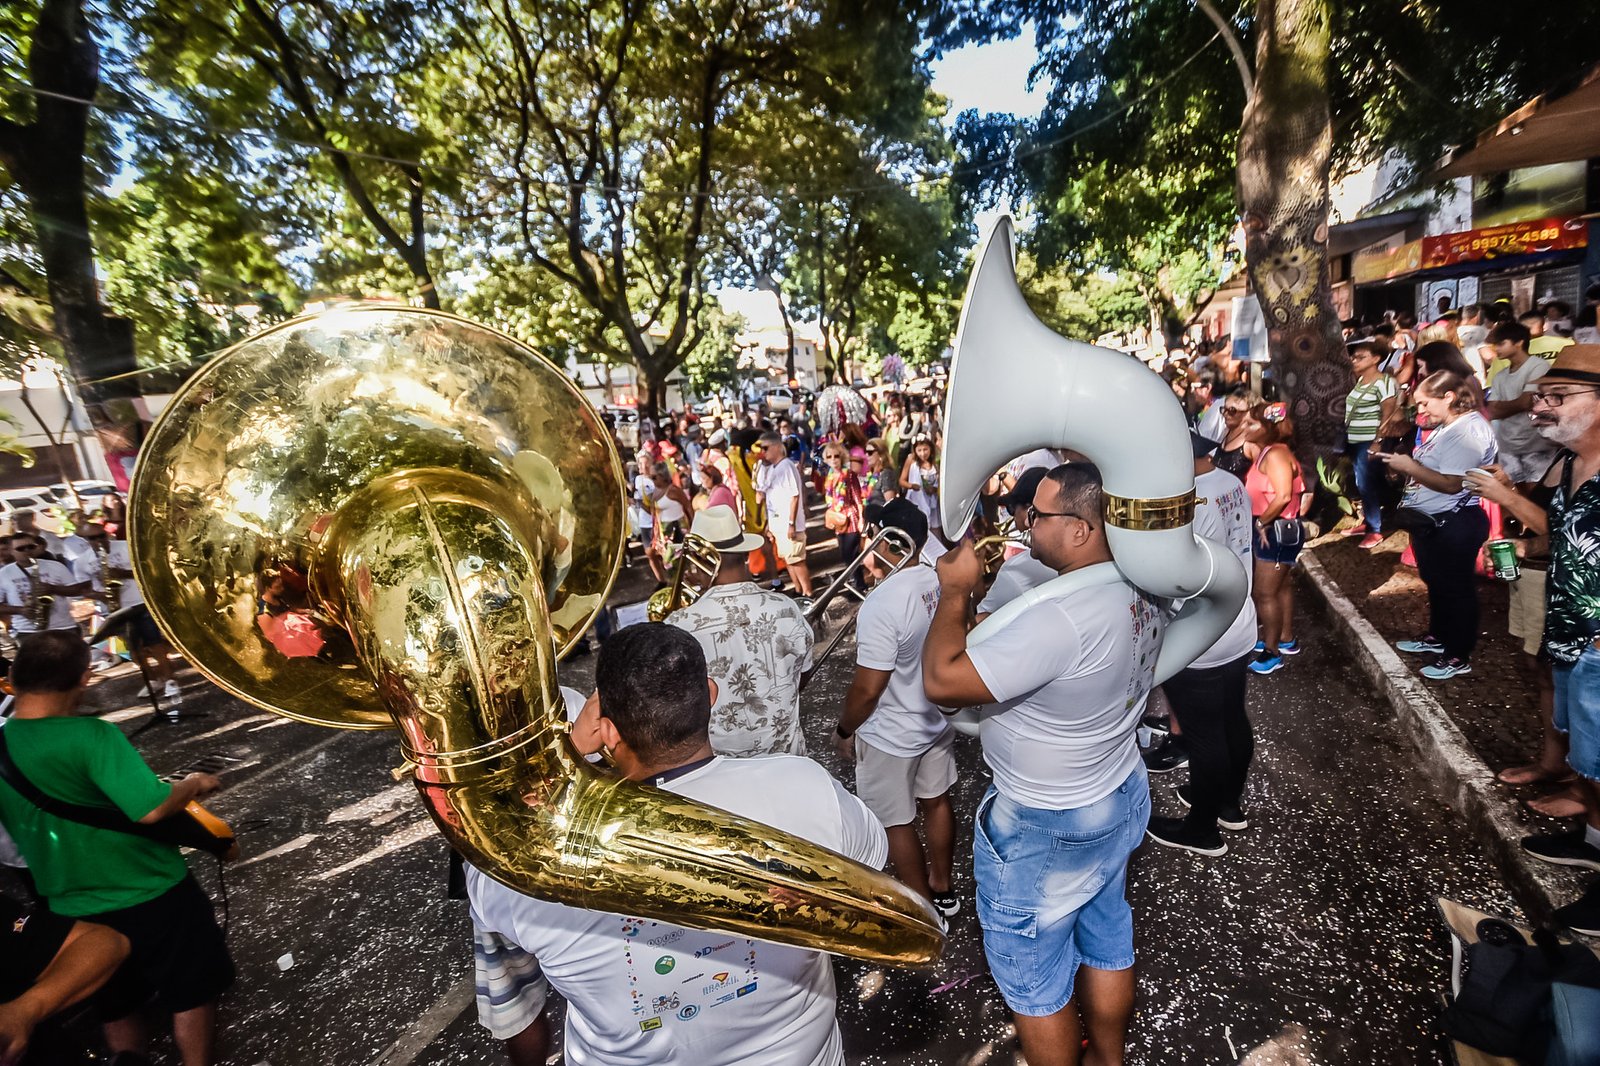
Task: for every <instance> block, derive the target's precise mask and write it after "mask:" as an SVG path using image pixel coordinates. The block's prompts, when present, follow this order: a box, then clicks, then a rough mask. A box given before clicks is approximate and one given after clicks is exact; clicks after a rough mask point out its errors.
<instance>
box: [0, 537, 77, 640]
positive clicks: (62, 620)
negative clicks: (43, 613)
mask: <svg viewBox="0 0 1600 1066" xmlns="http://www.w3.org/2000/svg"><path fill="white" fill-rule="evenodd" d="M10 539H11V551H12V553H13V555H14V556H15V557H16V561H15V562H11V563H7V564H6V565H5V566H4V567H0V601H3V602H0V615H5V616H8V617H9V618H10V619H11V632H12V635H14V636H20V635H22V634H24V633H37V632H39V631H40V630H45V629H49V630H57V629H70V630H73V631H74V632H76V631H77V628H78V623H77V620H76V619H74V618H73V617H72V600H73V597H75V596H81V595H83V594H84V593H85V592H88V591H89V582H87V581H79V580H78V579H77V578H75V577H74V576H73V574H72V571H71V570H69V569H67V566H66V564H65V563H58V562H56V561H55V560H54V559H45V558H41V556H42V555H43V554H44V550H45V541H44V538H43V537H42V536H40V535H39V534H37V533H13V534H12V535H11V538H10ZM40 596H52V597H54V599H55V602H53V603H52V604H51V605H50V611H49V615H48V617H46V618H45V619H44V624H43V625H40V624H39V619H38V618H37V617H36V612H37V610H39V607H38V603H39V601H38V597H40Z"/></svg>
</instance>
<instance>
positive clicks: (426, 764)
mask: <svg viewBox="0 0 1600 1066" xmlns="http://www.w3.org/2000/svg"><path fill="white" fill-rule="evenodd" d="M623 507H624V505H623V492H622V470H621V464H620V463H619V461H618V459H617V455H616V453H615V451H614V449H613V448H612V445H611V443H610V438H609V436H608V435H607V434H606V432H605V430H604V427H603V426H602V425H601V422H600V419H599V417H598V416H597V415H596V414H595V412H594V410H593V409H592V408H591V407H590V406H589V404H588V403H587V402H586V401H585V400H584V398H583V396H582V394H581V393H579V392H578V390H577V389H576V388H575V387H574V386H573V385H572V384H571V382H569V381H568V380H567V379H566V378H565V377H564V376H563V375H562V373H561V372H560V370H559V369H557V368H556V367H554V366H552V365H551V364H549V363H547V362H546V361H545V360H543V359H542V358H540V357H539V356H538V355H537V354H536V353H534V352H533V351H531V350H530V349H528V348H526V347H525V346H523V345H522V344H520V343H518V342H517V341H514V340H512V339H511V338H509V337H506V336H504V335H502V334H499V333H496V332H494V331H492V330H489V329H487V328H485V327H483V326H479V325H475V324H473V323H471V322H467V321H465V320H463V319H460V318H456V317H454V316H451V315H445V314H440V313H438V312H430V311H419V310H413V309H405V308H392V307H384V308H375V307H364V308H354V309H349V310H341V311H334V312H329V313H326V314H322V315H317V316H313V317H310V318H305V319H300V320H297V321H295V322H290V323H287V324H285V325H282V326H279V327H277V328H276V329H273V330H269V331H268V332H266V333H263V334H261V335H260V336H258V337H255V338H253V339H251V340H249V341H247V342H245V343H243V344H241V345H239V346H237V347H235V348H233V349H231V350H230V351H228V352H226V353H224V354H222V355H221V356H218V357H217V358H216V359H215V360H213V361H212V362H211V363H209V364H208V365H207V366H206V367H204V368H203V369H202V370H200V371H199V372H198V373H197V374H195V376H194V377H193V378H191V379H190V380H189V382H188V383H187V384H186V385H185V386H184V387H183V389H182V390H181V391H180V392H179V393H178V394H177V396H175V397H174V398H173V400H172V402H171V403H170V404H169V405H168V407H167V408H166V410H165V411H163V412H162V415H161V417H160V419H158V420H157V422H156V424H155V426H154V427H153V428H152V429H151V432H150V436H149V439H148V440H147V441H146V443H145V445H144V448H143V450H142V452H141V455H140V459H139V466H138V469H137V470H136V472H135V474H134V483H133V489H132V492H131V494H130V527H131V536H130V541H131V545H132V549H133V562H134V570H135V573H136V575H137V577H138V581H139V585H140V588H141V589H143V590H144V592H145V598H146V601H147V602H148V604H149V606H150V610H151V612H152V613H153V614H154V616H155V618H156V621H157V623H158V624H159V625H160V626H161V628H162V630H163V631H164V632H165V633H166V634H167V635H168V636H169V637H170V638H171V639H172V642H173V644H174V645H175V646H176V647H178V648H179V649H180V650H181V651H182V652H183V653H184V655H186V656H187V657H188V658H189V660H190V661H191V662H192V663H194V665H195V666H196V668H197V669H199V670H200V671H201V672H203V673H204V674H205V675H206V676H207V677H209V678H210V679H211V680H212V681H214V682H216V683H217V684H218V685H220V686H221V687H222V688H224V689H226V690H227V691H229V692H231V693H233V694H235V695H237V696H239V697H241V698H243V699H245V700H248V701H250V702H251V703H254V704H256V705H258V706H260V707H263V708H265V709H267V710H269V711H275V712H277V713H279V714H283V715H287V716H288V717H290V718H295V719H299V720H300V721H304V722H311V723H314V724H318V725H327V726H333V727H336V728H343V729H379V728H389V727H397V728H398V729H399V734H400V744H401V748H402V750H403V752H404V754H405V758H406V770H407V771H408V772H409V773H410V774H411V776H413V778H414V779H415V781H416V783H417V787H418V790H419V791H420V792H421V795H422V799H423V803H424V804H425V806H426V807H427V809H428V812H429V813H430V814H431V815H432V816H433V819H434V821H435V822H436V823H437V825H438V827H439V829H440V830H441V831H442V832H443V833H444V835H445V836H446V837H447V838H448V839H449V841H450V842H451V844H453V845H454V846H455V847H456V848H457V849H458V850H460V851H461V852H462V854H463V855H465V856H466V857H467V859H468V860H469V861H471V862H472V863H473V864H474V865H476V866H478V867H479V868H480V869H482V870H483V871H485V872H486V873H488V874H489V875H490V876H492V877H494V878H496V879H498V880H500V881H502V882H504V883H505V884H507V885H510V886H511V887H513V888H516V889H519V890H521V891H524V892H527V893H528V894H530V895H533V896H537V897H539V898H541V899H547V900H554V901H557V902H561V903H566V904H570V905H572V906H577V907H586V908H593V909H601V910H610V911H616V912H619V913H624V914H630V915H638V916H641V917H645V918H652V919H657V920H660V921H665V922H672V923H675V924H680V925H688V926H693V927H696V928H707V929H719V930H728V931H731V932H737V933H741V934H743V935H746V936H751V937H756V938H760V939H763V940H771V941H776V942H778V943H785V944H795V945H800V946H803V947H809V948H817V949H821V950H825V951H832V952H837V953H840V954H847V955H852V956H856V957H860V958H864V959H872V960H878V961H883V962H891V963H923V962H928V961H930V960H932V959H935V958H937V957H938V955H939V953H940V951H941V949H942V947H943V942H944V937H943V935H942V933H941V932H940V930H939V925H938V921H937V918H936V916H935V915H934V913H933V912H932V910H931V908H930V907H929V905H928V904H927V903H925V902H924V901H923V900H922V899H921V898H920V897H918V896H916V895H915V894H913V893H912V892H910V891H909V890H907V889H906V888H905V887H904V886H902V885H900V884H899V883H898V882H896V881H894V880H893V879H891V878H889V877H887V876H885V875H883V874H881V873H878V872H876V871H873V870H869V869H867V868H865V867H863V866H861V865H860V864H858V863H855V862H852V861H850V860H849V859H846V858H843V857H841V856H839V855H837V854H835V853H833V852H831V851H828V850H826V849H824V848H822V847H819V846H816V845H813V844H810V843H808V842H806V841H803V840H800V839H797V838H795V837H792V836H789V835H787V834H784V833H780V832H778V831H777V830H774V829H772V828H770V827H768V826H765V825H761V824H759V823H756V822H753V821H750V820H749V819H745V818H740V817H738V816H735V815H732V814H729V813H727V812H724V811H720V810H717V809H715V808H712V807H708V806H705V805H704V804H700V803H697V802H695V801H693V800H690V799H687V798H684V797H680V796H677V795H674V794H672V793H669V792H665V791H662V790H660V789H656V788H653V787H650V786H647V785H640V784H633V783H630V782H627V781H622V780H620V779H618V778H616V777H614V776H610V775H608V774H606V773H604V772H601V771H599V770H597V769H595V768H594V767H592V766H590V765H589V764H588V763H586V762H585V761H584V760H582V759H580V758H578V757H576V755H575V753H574V752H573V751H572V749H571V746H570V744H569V743H568V741H567V726H566V721H565V716H564V714H563V713H562V703H561V699H560V697H559V695H558V693H557V691H556V673H555V665H556V660H557V658H558V657H559V655H560V653H561V652H562V651H563V650H564V649H565V648H566V647H568V646H569V645H571V644H572V642H574V641H575V640H576V639H577V638H578V637H579V636H580V635H581V634H582V633H583V631H584V629H585V628H586V627H587V626H588V625H589V623H590V622H591V620H592V619H593V618H594V615H595V614H596V612H598V611H599V610H600V609H601V608H602V607H603V605H604V603H605V598H606V594H607V592H608V591H609V590H610V587H611V584H612V582H613V580H614V579H615V576H616V573H617V567H618V565H619V561H620V558H621V550H622V544H623V539H622V538H623V528H624V510H623Z"/></svg>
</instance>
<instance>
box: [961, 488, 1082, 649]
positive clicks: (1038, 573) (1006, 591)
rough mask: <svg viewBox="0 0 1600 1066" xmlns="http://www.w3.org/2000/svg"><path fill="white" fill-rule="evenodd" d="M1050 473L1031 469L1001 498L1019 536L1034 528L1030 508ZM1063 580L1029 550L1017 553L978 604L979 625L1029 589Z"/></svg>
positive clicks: (1021, 550)
mask: <svg viewBox="0 0 1600 1066" xmlns="http://www.w3.org/2000/svg"><path fill="white" fill-rule="evenodd" d="M1049 472H1050V470H1049V468H1047V467H1038V466H1035V467H1030V468H1029V469H1027V470H1025V471H1023V472H1022V476H1021V477H1019V478H1017V481H1016V485H1015V487H1013V488H1012V490H1011V491H1010V492H1008V493H1006V494H1005V495H1004V496H1002V497H1000V506H1002V507H1004V508H1005V509H1006V510H1007V511H1008V512H1010V514H1011V521H1012V522H1013V523H1014V524H1015V526H1016V529H1017V532H1018V533H1026V532H1028V528H1029V526H1031V525H1032V523H1031V522H1030V521H1029V519H1028V504H1030V503H1032V502H1033V496H1034V493H1036V492H1038V491H1039V483H1040V482H1041V481H1043V480H1044V476H1045V475H1046V474H1048V473H1049ZM1060 576H1061V575H1060V574H1058V573H1056V572H1055V571H1054V570H1052V569H1050V566H1049V564H1048V563H1043V562H1040V561H1039V560H1038V559H1036V558H1034V555H1033V553H1032V552H1030V551H1028V550H1027V549H1026V548H1022V549H1020V550H1018V551H1017V552H1016V554H1014V555H1011V556H1009V557H1008V558H1007V559H1006V561H1005V562H1003V563H1001V564H1000V569H999V570H997V571H996V572H995V575H994V581H993V582H991V583H990V585H989V591H988V592H985V593H984V594H983V599H981V600H979V601H978V615H977V621H980V622H981V621H983V620H984V619H985V618H987V617H988V616H989V615H991V614H993V613H994V612H996V611H998V610H999V609H1000V608H1002V607H1004V606H1005V605H1006V604H1008V603H1010V602H1011V601H1012V600H1014V599H1016V598H1017V597H1018V596H1020V595H1022V594H1023V593H1024V592H1027V591H1028V590H1029V589H1031V588H1038V587H1039V586H1040V585H1042V584H1044V583H1045V582H1046V581H1049V580H1051V579H1053V578H1057V577H1060Z"/></svg>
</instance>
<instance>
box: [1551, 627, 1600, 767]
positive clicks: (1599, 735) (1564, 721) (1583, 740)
mask: <svg viewBox="0 0 1600 1066" xmlns="http://www.w3.org/2000/svg"><path fill="white" fill-rule="evenodd" d="M1552 673H1553V674H1554V676H1555V687H1556V693H1555V695H1556V699H1555V715H1554V718H1555V724H1556V728H1557V729H1559V730H1561V732H1563V733H1565V734H1566V735H1567V745H1568V750H1567V765H1568V766H1571V767H1572V768H1573V769H1574V770H1576V771H1577V772H1578V773H1580V774H1582V775H1583V776H1584V777H1587V778H1588V779H1589V780H1591V781H1600V651H1596V650H1595V649H1594V646H1593V645H1590V646H1589V647H1587V648H1585V649H1583V654H1582V655H1580V656H1578V661H1577V662H1575V663H1573V664H1571V665H1570V666H1569V665H1567V664H1566V663H1556V664H1555V669H1554V670H1553V671H1552Z"/></svg>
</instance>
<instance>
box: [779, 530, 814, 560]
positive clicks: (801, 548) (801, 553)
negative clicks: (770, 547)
mask: <svg viewBox="0 0 1600 1066" xmlns="http://www.w3.org/2000/svg"><path fill="white" fill-rule="evenodd" d="M771 532H772V542H773V544H774V545H776V547H777V552H778V558H780V559H782V560H783V561H784V562H785V563H803V562H805V561H806V531H805V530H803V529H802V530H801V531H800V539H799V540H797V541H796V540H790V539H789V527H788V526H784V527H782V528H779V527H778V526H777V525H773V526H772V529H771Z"/></svg>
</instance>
